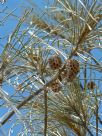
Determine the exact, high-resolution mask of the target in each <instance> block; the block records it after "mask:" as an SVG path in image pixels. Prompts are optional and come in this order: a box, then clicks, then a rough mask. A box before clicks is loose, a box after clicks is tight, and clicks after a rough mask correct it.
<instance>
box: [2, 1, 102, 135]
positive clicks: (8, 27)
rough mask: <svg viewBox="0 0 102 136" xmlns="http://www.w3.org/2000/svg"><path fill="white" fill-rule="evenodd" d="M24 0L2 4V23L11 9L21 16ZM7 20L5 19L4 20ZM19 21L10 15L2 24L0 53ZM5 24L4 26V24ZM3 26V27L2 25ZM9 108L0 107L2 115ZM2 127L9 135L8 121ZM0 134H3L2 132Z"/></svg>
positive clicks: (100, 56) (99, 54)
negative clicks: (3, 11) (3, 12)
mask: <svg viewBox="0 0 102 136" xmlns="http://www.w3.org/2000/svg"><path fill="white" fill-rule="evenodd" d="M34 2H37V4H39V6H40V7H43V5H44V3H43V0H34ZM23 3H24V0H7V2H6V3H5V4H3V5H2V4H0V12H2V10H4V9H5V14H1V13H0V23H1V21H2V20H4V19H5V17H6V16H7V15H6V13H10V12H11V11H14V10H15V11H14V12H13V14H15V15H17V16H21V15H22V14H21V13H22V12H23V11H22V9H21V5H22V6H23ZM46 5H47V4H46ZM29 6H30V5H29ZM4 21H5V20H4ZM17 22H18V17H14V16H12V17H11V16H10V17H8V21H5V23H4V24H1V25H0V48H1V49H0V53H1V52H2V50H3V46H4V45H5V43H6V42H7V40H6V38H8V36H9V34H10V33H11V32H12V30H14V28H15V26H16V24H17ZM3 25H4V26H3ZM2 26H3V27H2ZM93 54H94V56H95V57H96V58H99V59H100V58H102V53H101V52H99V51H98V50H95V51H93ZM97 76H98V77H99V76H101V75H100V73H98V74H97ZM10 91H11V92H10V93H12V91H13V90H11V89H10ZM7 110H8V109H7V108H6V109H5V108H2V109H0V117H2V115H3V114H4V113H6V112H7ZM13 118H14V117H13ZM2 129H3V130H4V131H5V130H6V131H5V133H6V136H7V135H8V130H9V126H8V123H7V124H6V125H4V126H3V127H2ZM20 129H21V126H20V125H19V126H18V125H17V126H16V127H14V129H13V133H12V135H11V136H17V133H18V131H19V130H20ZM0 136H2V135H1V134H0Z"/></svg>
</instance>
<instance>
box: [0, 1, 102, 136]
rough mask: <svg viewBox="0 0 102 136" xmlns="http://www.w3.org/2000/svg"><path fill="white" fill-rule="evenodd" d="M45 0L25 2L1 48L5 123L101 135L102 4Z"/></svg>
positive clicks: (28, 131) (27, 131)
mask: <svg viewBox="0 0 102 136" xmlns="http://www.w3.org/2000/svg"><path fill="white" fill-rule="evenodd" d="M44 2H45V4H46V5H48V6H46V7H45V8H41V7H38V6H37V5H35V4H36V3H35V4H34V5H33V1H32V2H31V5H32V6H33V8H34V9H31V8H27V7H26V9H25V10H24V14H23V16H22V17H21V18H20V19H19V21H18V24H17V26H16V27H15V29H14V30H13V31H12V33H11V34H10V36H9V39H8V41H7V43H6V44H5V46H4V48H3V51H2V53H1V65H0V66H1V67H0V84H1V90H0V94H1V108H3V107H5V108H6V107H7V108H8V109H9V112H7V113H6V115H5V118H3V117H2V119H1V126H3V125H4V124H6V123H9V121H10V120H11V119H12V124H11V125H13V126H12V127H15V126H16V125H19V126H21V130H20V132H19V135H23V134H24V135H27V136H28V135H37V136H38V135H39V136H40V135H44V136H47V135H49V136H71V135H78V136H87V135H91V136H94V135H96V136H99V135H101V134H102V129H101V126H102V115H101V110H102V109H101V97H102V95H101V71H102V66H101V61H100V60H101V57H100V56H101V34H102V32H101V29H102V27H101V26H102V25H101V23H102V22H101V19H102V12H101V11H102V3H101V2H100V1H98V0H96V1H95V0H90V1H88V0H73V1H71V0H54V1H44ZM29 3H30V2H29ZM10 15H11V16H12V14H10ZM29 20H30V21H29ZM97 49H98V50H97ZM97 53H98V54H99V55H100V56H97ZM5 86H7V87H8V86H9V87H8V88H7V90H10V89H13V94H12V95H11V93H10V92H8V94H7V93H6V91H5ZM14 117H16V118H14ZM10 123H11V122H10Z"/></svg>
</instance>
